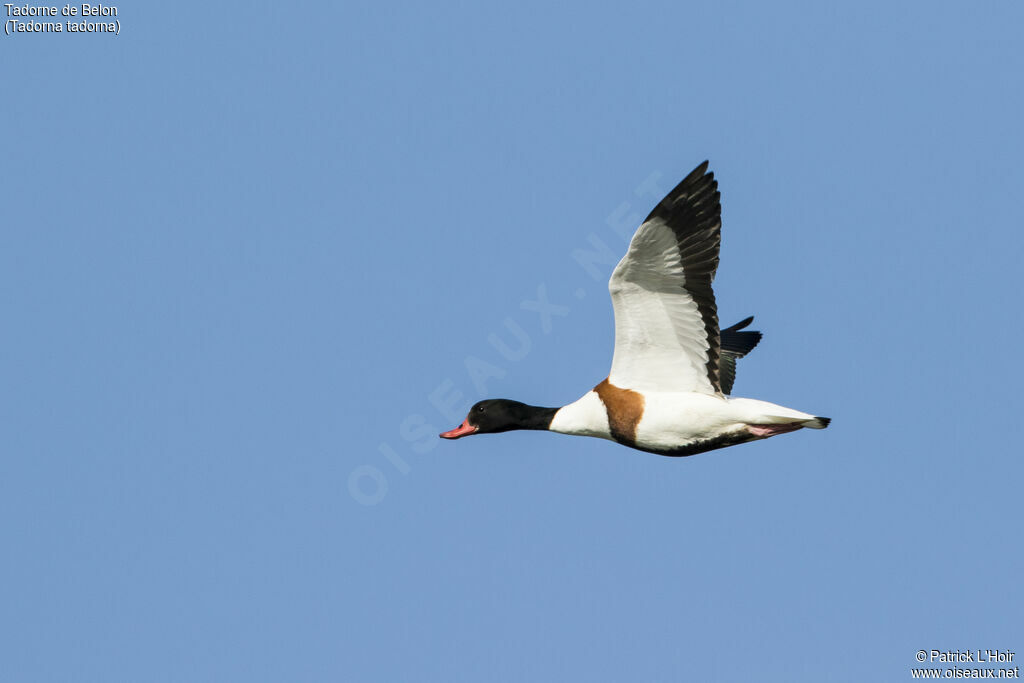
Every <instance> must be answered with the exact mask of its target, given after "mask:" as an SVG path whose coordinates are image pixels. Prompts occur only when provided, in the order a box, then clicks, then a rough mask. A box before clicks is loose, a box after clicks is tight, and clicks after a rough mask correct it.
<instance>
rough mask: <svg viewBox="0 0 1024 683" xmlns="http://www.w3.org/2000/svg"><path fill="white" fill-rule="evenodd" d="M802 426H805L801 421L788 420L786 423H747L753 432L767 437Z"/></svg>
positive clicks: (793, 430)
mask: <svg viewBox="0 0 1024 683" xmlns="http://www.w3.org/2000/svg"><path fill="white" fill-rule="evenodd" d="M801 428H803V424H801V423H799V422H786V423H784V424H774V425H747V429H749V430H750V433H751V434H753V435H754V436H758V437H761V438H765V439H766V438H768V437H769V436H775V435H776V434H785V433H786V432H795V431H796V430H798V429H801Z"/></svg>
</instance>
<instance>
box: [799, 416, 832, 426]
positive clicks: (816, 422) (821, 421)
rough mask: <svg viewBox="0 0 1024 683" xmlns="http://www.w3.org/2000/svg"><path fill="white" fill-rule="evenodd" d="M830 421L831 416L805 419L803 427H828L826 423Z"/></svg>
mask: <svg viewBox="0 0 1024 683" xmlns="http://www.w3.org/2000/svg"><path fill="white" fill-rule="evenodd" d="M831 421H832V418H831V417H815V418H814V419H812V420H806V421H805V422H804V427H807V428H809V429H824V428H825V427H828V424H829V423H830V422H831Z"/></svg>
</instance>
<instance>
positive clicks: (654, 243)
mask: <svg viewBox="0 0 1024 683" xmlns="http://www.w3.org/2000/svg"><path fill="white" fill-rule="evenodd" d="M720 198H721V194H720V193H719V191H718V181H716V180H715V177H714V174H713V173H710V172H708V162H706V161H705V162H704V163H703V164H701V165H700V166H698V167H697V168H696V169H694V170H693V172H692V173H690V174H689V175H688V176H686V178H684V179H683V181H682V182H681V183H679V184H678V185H677V186H676V187H675V189H673V190H672V191H671V192H669V193H668V196H666V197H665V198H664V199H663V200H662V201H661V202H660V203H659V204H658V205H657V206H656V207H654V210H653V211H651V213H650V215H649V216H647V218H646V219H645V220H644V222H643V223H642V224H641V225H640V227H639V228H638V229H637V231H636V234H634V235H633V239H632V241H630V244H629V249H628V250H627V251H626V255H625V256H624V257H623V258H622V260H621V261H619V264H618V265H617V266H616V267H615V270H614V272H613V273H612V277H611V280H610V281H609V283H608V289H609V290H610V291H611V295H612V305H613V306H614V308H615V353H614V356H613V357H612V369H611V373H610V374H609V375H608V378H607V379H605V380H604V381H602V382H601V383H600V384H598V385H597V386H596V387H594V388H593V389H592V390H590V391H588V392H587V393H586V394H584V395H583V397H582V398H580V399H579V400H578V401H576V402H574V403H570V404H569V405H566V406H563V407H561V408H540V407H536V406H530V405H526V404H525V403H519V402H518V401H509V400H506V399H490V400H486V401H480V402H479V403H477V404H476V405H474V406H473V407H472V408H471V409H470V411H469V415H467V416H466V419H465V420H464V421H463V422H462V424H461V425H459V426H458V427H456V428H455V429H452V430H451V431H448V432H444V433H443V434H441V436H442V437H443V438H445V439H458V438H460V437H463V436H469V435H470V434H488V433H495V432H507V431H510V430H513V429H546V430H549V431H552V432H559V433H562V434H575V435H578V436H596V437H600V438H602V439H612V440H614V441H617V442H619V443H620V444H623V445H624V446H629V447H630V448H636V449H639V450H642V451H649V452H651V453H658V454H660V455H669V456H683V455H693V454H695V453H703V452H704V451H710V450H713V449H716V448H724V447H726V446H734V445H736V444H741V443H746V442H747V441H756V440H758V439H767V438H768V437H771V436H775V435H776V434H785V433H786V432H792V431H796V430H798V429H802V428H804V427H810V428H811V429H824V428H825V427H827V426H828V424H829V421H830V420H829V418H827V417H816V416H814V415H810V414H808V413H802V412H800V411H798V410H793V409H792V408H784V407H782V406H779V405H775V404H774V403H768V402H766V401H757V400H754V399H750V398H733V397H731V396H730V395H729V394H730V393H731V391H732V384H733V379H734V378H735V375H736V359H737V358H742V357H743V356H745V355H746V354H747V353H748V352H749V351H750V350H751V349H753V348H754V346H756V345H757V343H758V341H760V339H761V333H760V332H755V331H752V330H746V329H745V328H746V327H747V326H748V325H749V324H750V323H751V322H752V321H753V318H747V319H746V320H743V321H741V322H739V323H737V324H735V325H733V326H732V327H729V328H726V329H724V330H721V331H719V329H718V311H717V308H716V306H715V295H714V292H713V291H712V289H711V282H712V281H713V280H714V279H715V270H716V269H717V268H718V252H719V246H720V244H721V232H722V218H721V216H722V206H721V201H720Z"/></svg>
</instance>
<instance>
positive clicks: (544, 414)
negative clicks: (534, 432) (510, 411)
mask: <svg viewBox="0 0 1024 683" xmlns="http://www.w3.org/2000/svg"><path fill="white" fill-rule="evenodd" d="M559 410H561V409H560V408H541V407H539V406H530V405H525V404H524V405H523V408H522V413H521V415H520V416H519V419H518V420H517V421H516V429H551V421H552V420H553V419H554V418H555V413H557V412H558V411H559Z"/></svg>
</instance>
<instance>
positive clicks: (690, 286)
mask: <svg viewBox="0 0 1024 683" xmlns="http://www.w3.org/2000/svg"><path fill="white" fill-rule="evenodd" d="M707 170H708V162H707V161H705V162H704V163H702V164H701V165H700V166H698V167H697V168H695V169H693V171H691V172H690V174H689V175H688V176H686V177H685V178H683V180H682V182H680V183H679V184H678V185H676V186H675V188H673V190H672V191H671V192H669V193H668V195H666V196H665V198H664V199H662V200H661V202H659V203H658V205H657V206H656V207H654V210H652V211H651V213H650V215H649V216H647V219H646V220H645V221H644V222H645V223H646V222H648V221H658V222H660V223H663V224H664V225H665V226H666V227H668V228H669V229H670V230H672V232H673V233H674V234H675V237H676V243H677V244H678V246H679V253H680V255H681V257H682V263H683V271H684V273H685V276H686V282H685V284H684V285H683V288H684V289H685V290H686V291H687V293H689V295H690V296H691V297H692V298H693V300H694V302H695V303H696V304H697V307H698V310H699V311H700V315H701V319H702V320H703V322H704V333H705V335H706V338H707V346H708V361H707V366H706V368H707V373H708V381H709V382H710V383H711V386H712V387H713V388H714V390H715V391H723V388H722V383H721V379H720V377H719V374H720V368H719V364H720V355H721V354H720V348H721V347H720V340H719V332H718V307H717V306H716V305H715V293H714V291H712V289H711V283H712V281H714V279H715V271H716V270H717V269H718V251H719V247H720V246H721V242H722V203H721V193H720V192H719V191H718V181H717V180H715V174H714V173H708V172H707Z"/></svg>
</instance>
